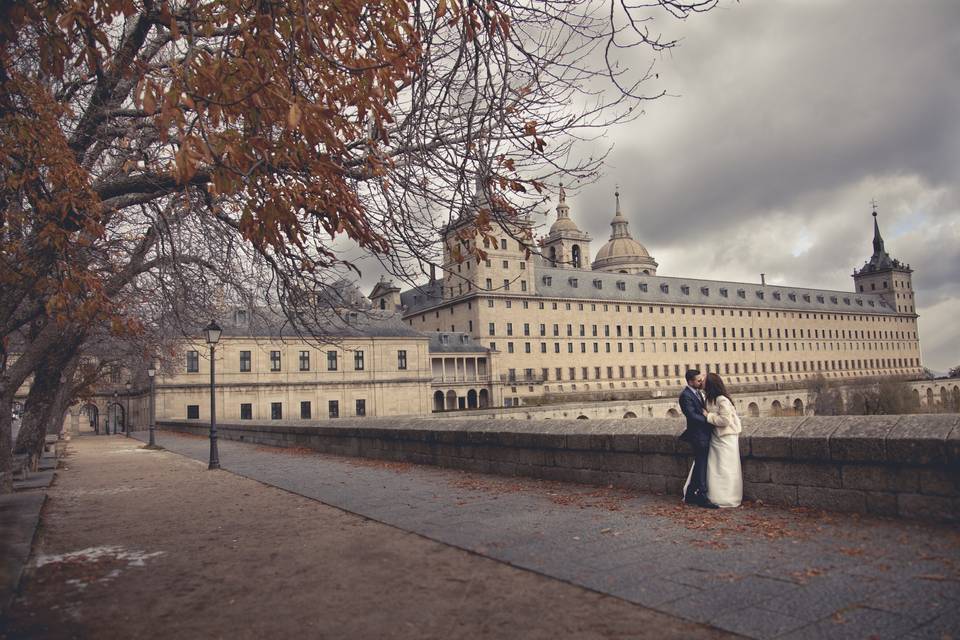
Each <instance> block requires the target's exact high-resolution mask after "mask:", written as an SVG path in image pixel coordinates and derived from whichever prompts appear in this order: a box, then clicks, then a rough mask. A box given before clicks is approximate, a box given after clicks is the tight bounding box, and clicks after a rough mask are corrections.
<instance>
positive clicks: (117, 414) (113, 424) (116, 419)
mask: <svg viewBox="0 0 960 640" xmlns="http://www.w3.org/2000/svg"><path fill="white" fill-rule="evenodd" d="M124 424H125V420H124V415H123V405H122V404H120V403H119V402H114V403H113V404H111V405H110V406H109V407H107V434H108V435H109V434H110V432H111V431H112V432H113V433H122V432H123V425H124Z"/></svg>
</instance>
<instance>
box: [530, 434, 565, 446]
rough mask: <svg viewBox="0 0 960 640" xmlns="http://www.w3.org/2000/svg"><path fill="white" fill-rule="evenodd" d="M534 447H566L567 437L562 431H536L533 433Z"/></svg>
mask: <svg viewBox="0 0 960 640" xmlns="http://www.w3.org/2000/svg"><path fill="white" fill-rule="evenodd" d="M531 439H532V441H533V442H532V444H531V446H533V447H539V448H542V449H566V447H567V437H566V435H564V434H562V433H535V434H531Z"/></svg>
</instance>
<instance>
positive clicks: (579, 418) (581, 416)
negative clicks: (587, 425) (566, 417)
mask: <svg viewBox="0 0 960 640" xmlns="http://www.w3.org/2000/svg"><path fill="white" fill-rule="evenodd" d="M577 420H589V418H587V416H585V415H583V414H582V413H581V414H580V415H578V416H577Z"/></svg>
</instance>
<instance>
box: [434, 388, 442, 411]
mask: <svg viewBox="0 0 960 640" xmlns="http://www.w3.org/2000/svg"><path fill="white" fill-rule="evenodd" d="M433 410H434V411H443V391H435V392H434V394H433Z"/></svg>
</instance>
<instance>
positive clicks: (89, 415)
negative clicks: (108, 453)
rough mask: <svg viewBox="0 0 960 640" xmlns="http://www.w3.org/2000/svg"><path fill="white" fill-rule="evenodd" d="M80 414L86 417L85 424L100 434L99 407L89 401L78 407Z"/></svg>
mask: <svg viewBox="0 0 960 640" xmlns="http://www.w3.org/2000/svg"><path fill="white" fill-rule="evenodd" d="M80 413H81V415H83V416H84V417H85V418H86V419H87V425H88V426H89V427H90V430H91V431H93V432H94V433H95V434H97V435H100V409H99V408H98V407H97V405H95V404H93V403H92V402H89V403H87V404H85V405H83V407H82V408H81V409H80Z"/></svg>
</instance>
